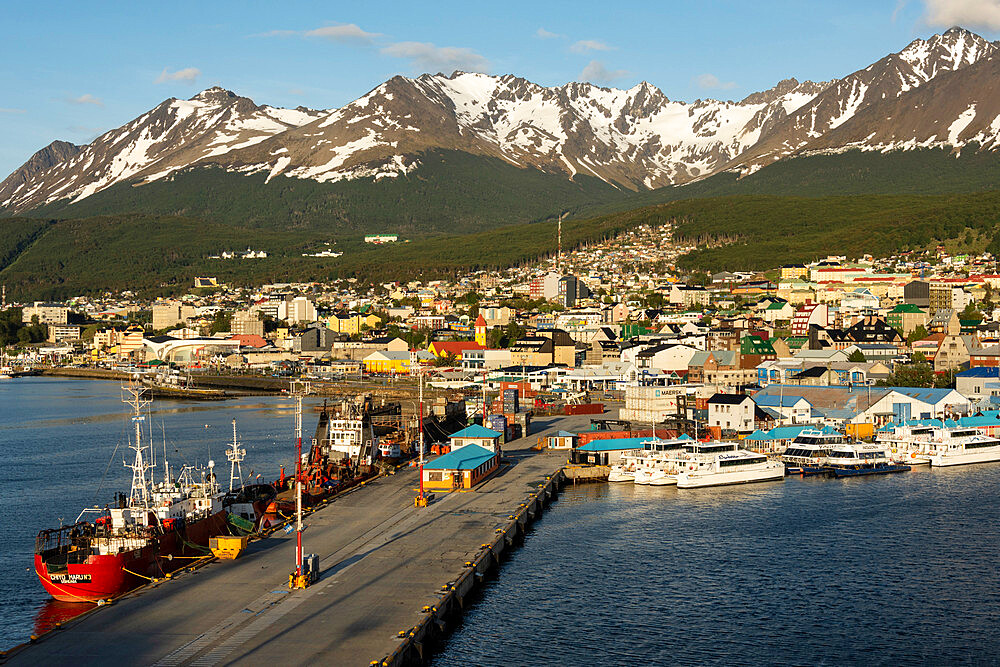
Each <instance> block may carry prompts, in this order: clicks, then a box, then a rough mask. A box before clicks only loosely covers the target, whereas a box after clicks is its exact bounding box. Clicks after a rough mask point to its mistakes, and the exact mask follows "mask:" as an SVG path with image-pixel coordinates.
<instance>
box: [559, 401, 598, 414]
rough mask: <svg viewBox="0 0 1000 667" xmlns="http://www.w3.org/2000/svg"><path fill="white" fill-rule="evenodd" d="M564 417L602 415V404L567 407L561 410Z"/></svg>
mask: <svg viewBox="0 0 1000 667" xmlns="http://www.w3.org/2000/svg"><path fill="white" fill-rule="evenodd" d="M563 414H564V415H600V414H604V404H603V403H583V404H581V405H567V406H565V407H564V408H563Z"/></svg>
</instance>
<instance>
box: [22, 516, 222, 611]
mask: <svg viewBox="0 0 1000 667" xmlns="http://www.w3.org/2000/svg"><path fill="white" fill-rule="evenodd" d="M223 534H226V513H225V512H218V513H216V514H213V515H211V516H209V517H206V518H204V519H201V520H200V521H196V522H194V523H191V524H189V525H187V526H185V527H184V528H183V529H180V530H175V531H171V532H169V533H165V534H163V535H160V536H157V537H155V538H152V539H150V540H149V541H147V542H146V543H145V544H144V545H143V546H141V547H138V548H135V549H130V550H128V551H124V552H121V553H117V554H107V555H100V554H92V555H90V556H88V557H87V558H86V559H85V560H83V562H79V563H62V564H55V563H54V562H53V561H56V560H59V558H58V556H56V555H54V554H51V555H50V554H40V553H36V554H35V574H37V575H38V579H39V581H40V582H41V584H42V587H43V588H44V589H45V590H46V592H48V593H49V595H51V596H52V597H53V598H55V599H56V600H60V601H62V602H99V601H101V600H107V599H109V598H113V597H116V596H118V595H121V594H123V593H126V592H128V591H130V590H132V589H133V588H137V587H138V586H141V585H143V584H144V583H146V582H147V581H148V580H149V579H156V578H159V577H162V576H163V575H164V574H166V573H167V572H172V571H174V570H177V569H180V568H182V567H184V566H185V565H190V564H191V562H192V561H193V560H195V559H194V558H192V557H195V556H203V555H207V554H206V553H205V552H203V551H202V549H204V550H205V551H207V548H208V540H209V538H211V537H215V536H217V535H223ZM53 556H55V557H54V558H53Z"/></svg>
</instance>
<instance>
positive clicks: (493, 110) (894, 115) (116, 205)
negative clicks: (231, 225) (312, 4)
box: [0, 28, 1000, 234]
mask: <svg viewBox="0 0 1000 667" xmlns="http://www.w3.org/2000/svg"><path fill="white" fill-rule="evenodd" d="M998 58H1000V55H998V46H997V43H994V42H990V41H988V40H986V39H984V38H982V37H980V36H978V35H975V34H973V33H971V32H968V31H966V30H964V29H961V28H953V29H951V30H948V31H946V32H944V33H943V34H940V35H934V36H932V37H930V38H928V39H917V40H914V41H913V42H912V43H910V44H909V45H908V46H906V48H904V49H903V50H902V51H900V52H898V53H893V54H890V55H888V56H886V57H884V58H882V59H880V60H879V61H877V62H876V63H873V64H872V65H870V66H868V67H866V68H864V69H862V70H858V71H857V72H854V73H852V74H849V75H848V76H846V77H844V78H843V79H836V80H833V81H830V82H824V83H813V82H808V81H807V82H803V83H800V82H799V81H797V80H795V79H787V80H784V81H781V82H779V83H778V84H777V85H776V86H775V87H774V88H772V89H770V90H766V91H762V92H759V93H754V94H752V95H749V96H747V97H746V98H744V99H743V100H741V101H739V102H733V101H716V100H696V101H695V102H692V103H685V102H678V101H673V100H670V99H668V98H667V97H666V95H664V94H663V93H662V92H661V91H660V90H658V89H657V88H655V87H654V86H652V85H650V84H648V83H645V82H643V83H641V84H638V85H636V86H634V87H632V88H630V89H628V90H617V89H610V88H602V87H599V86H594V85H591V84H588V83H568V84H565V85H563V86H558V87H544V86H539V85H537V84H535V83H532V82H530V81H527V80H525V79H523V78H520V77H516V76H511V75H504V76H488V75H485V74H472V73H463V72H456V73H454V74H452V75H451V76H444V75H442V74H435V75H431V74H424V75H421V76H419V77H416V78H412V79H411V78H406V77H401V76H397V77H393V78H392V79H390V80H388V81H386V82H384V83H382V84H381V85H379V86H377V87H376V88H374V89H373V90H371V91H370V92H369V93H368V94H366V95H364V96H362V97H361V98H359V99H358V100H355V101H354V102H351V103H350V104H347V105H345V106H344V107H342V108H339V109H331V110H322V111H319V110H311V109H304V108H299V109H294V110H289V109H277V108H274V107H269V106H260V105H257V104H255V103H254V102H253V101H251V100H249V99H247V98H244V97H239V96H238V95H236V94H235V93H232V92H229V91H226V90H223V89H221V88H210V89H208V90H206V91H203V92H202V93H199V94H198V95H196V96H195V97H193V98H191V99H190V100H176V99H170V100H166V101H164V102H163V103H161V104H160V105H158V106H157V107H156V108H154V109H152V110H150V111H149V112H147V113H145V114H143V115H141V116H139V117H138V118H136V119H134V120H132V121H130V122H129V123H127V124H126V125H124V126H122V127H120V128H118V129H115V130H111V131H109V132H107V133H105V134H103V135H102V136H101V137H98V138H97V139H95V140H94V141H93V142H92V143H91V144H89V145H87V146H83V147H77V146H73V145H72V144H66V143H65V142H56V143H53V144H51V145H50V146H48V147H46V148H44V149H42V150H41V151H39V152H38V153H37V154H36V155H35V156H33V157H32V158H31V159H30V160H29V161H28V162H27V163H25V165H23V166H22V167H21V168H20V169H18V170H17V171H16V172H15V173H14V174H12V175H11V176H10V177H8V178H7V179H6V180H4V182H3V183H2V184H0V211H3V212H4V213H6V214H8V215H11V214H18V215H21V214H25V213H28V212H31V215H35V216H53V215H57V214H58V215H59V216H86V215H93V214H99V213H101V214H115V213H123V212H139V213H143V212H149V213H160V214H180V215H188V216H190V215H196V216H199V217H204V218H207V219H211V220H215V221H233V220H245V219H251V220H253V221H255V222H254V224H255V225H257V226H261V227H267V226H281V225H288V224H292V225H306V226H310V227H311V228H317V229H318V228H324V229H325V230H326V231H328V232H329V233H331V234H339V233H341V232H344V231H358V230H362V229H367V228H381V229H391V230H397V231H402V232H405V233H409V232H410V231H413V232H422V233H424V232H426V233H440V232H448V231H452V230H464V231H474V230H477V229H483V228H487V227H490V226H495V225H503V224H513V223H517V222H526V221H531V220H536V219H538V218H539V217H544V216H546V215H549V214H550V212H552V213H554V212H556V211H558V210H562V209H571V210H582V209H583V208H585V207H600V206H612V207H627V206H635V205H637V204H639V203H648V202H653V201H664V200H670V199H675V198H678V197H680V198H688V197H692V196H695V194H693V193H701V195H702V196H705V195H710V194H711V195H719V194H726V193H732V192H758V191H767V190H766V188H765V184H768V185H767V188H771V191H787V190H788V188H789V187H798V186H800V185H801V186H802V187H805V188H806V189H807V190H808V191H809V192H811V193H812V194H816V195H822V194H829V193H831V192H865V191H871V192H879V191H882V190H879V189H878V188H877V186H873V185H872V184H871V183H865V182H864V169H866V168H867V167H859V165H860V163H861V161H860V160H859V159H857V158H854V157H852V158H850V159H849V160H848V162H840V163H835V162H834V161H827V162H817V161H809V162H800V161H799V160H801V159H803V158H809V157H810V156H813V155H816V154H832V153H837V152H843V151H846V150H849V149H858V150H861V151H893V152H894V151H915V152H914V153H913V155H912V156H909V157H906V158H898V157H895V156H891V157H890V159H888V160H887V161H883V162H881V163H880V164H881V166H879V165H878V164H876V161H875V160H872V161H871V164H870V169H871V173H872V174H873V175H877V176H878V177H879V178H881V179H884V180H887V182H897V183H900V184H902V185H903V187H905V188H918V187H920V184H921V182H926V181H927V180H928V179H927V178H926V177H925V175H926V173H927V171H928V170H927V168H926V167H925V166H922V165H921V164H920V160H922V159H924V158H928V159H930V160H931V161H932V162H933V163H934V164H937V165H943V166H944V167H945V168H946V169H945V172H943V173H942V175H941V178H940V179H938V181H939V182H940V183H941V184H942V185H940V186H938V185H936V184H935V182H934V181H933V180H932V181H931V183H930V185H931V187H932V189H931V190H924V191H950V190H960V189H963V186H962V185H961V180H962V179H963V178H965V176H967V175H969V174H970V173H972V172H970V169H972V163H973V162H976V161H965V162H963V161H956V162H954V163H947V164H946V163H944V162H943V161H942V160H940V159H938V157H937V154H936V153H929V152H925V151H924V150H923V149H926V148H935V149H939V150H941V151H942V152H943V153H949V152H953V151H952V149H958V148H961V149H963V150H962V151H961V154H963V155H964V154H968V153H971V152H974V151H978V152H988V153H989V154H990V155H991V156H992V155H995V154H1000V151H998V152H997V153H993V150H994V149H995V148H997V147H998V146H1000V95H998V94H996V90H997V86H996V85H995V81H996V75H997V74H998V73H1000V72H998V71H997V70H998V65H997V62H996V61H997V59H998ZM955 154H956V155H957V154H959V153H958V152H955ZM810 159H811V158H810ZM848 163H850V164H851V165H852V167H851V168H852V169H854V168H859V169H861V171H855V172H853V173H852V174H837V173H836V170H835V168H833V167H831V165H843V164H848ZM785 165H788V168H787V169H785V168H783V166H785ZM890 165H891V166H892V167H893V168H898V167H901V166H907V167H908V168H912V169H913V175H912V176H908V175H901V174H894V173H891V172H890V171H889V169H890ZM976 165H977V166H976V167H975V169H974V170H973V171H975V173H974V174H972V175H973V178H972V181H974V182H975V183H981V182H982V181H983V180H984V179H987V180H988V175H989V174H992V173H993V172H992V169H993V167H992V166H991V165H992V159H985V158H984V159H982V160H980V161H978V162H976ZM807 166H810V167H811V166H824V168H826V171H825V172H824V174H823V175H822V176H816V177H813V176H810V175H809V174H808V173H806V172H805V171H803V170H804V168H805V167H807ZM952 167H954V169H952ZM765 172H768V175H767V176H766V177H764V176H762V177H761V178H756V177H757V176H758V174H761V175H763V174H764V173H765ZM779 175H786V176H793V178H792V180H791V181H790V184H789V183H782V182H780V181H779V180H778V178H777V177H778V176H779ZM737 176H739V177H741V178H742V180H740V181H738V182H737V183H735V184H734V183H733V180H734V179H735V178H736V177H737ZM886 176H888V179H886V178H885V177H886ZM852 179H853V181H852ZM720 184H722V185H721V186H720ZM679 185H683V186H684V187H683V188H677V187H670V189H664V188H665V187H669V186H679ZM826 186H829V187H831V188H833V189H828V190H823V188H824V187H826ZM987 187H989V186H987ZM993 187H995V186H993ZM755 188H756V189H755ZM762 188H763V189H762ZM966 189H979V186H970V187H969V188H966ZM904 191H907V190H904ZM917 191H919V190H917ZM629 192H635V193H636V194H635V195H634V197H635V200H634V202H632V203H629V204H625V203H623V202H624V201H625V200H626V199H628V197H627V196H625V195H626V194H627V193H629ZM598 210H599V209H598Z"/></svg>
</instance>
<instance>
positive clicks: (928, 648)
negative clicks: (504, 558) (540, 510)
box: [434, 464, 1000, 667]
mask: <svg viewBox="0 0 1000 667" xmlns="http://www.w3.org/2000/svg"><path fill="white" fill-rule="evenodd" d="M998 488H1000V464H987V465H979V466H972V467H962V468H953V469H945V470H922V471H918V472H911V473H903V474H899V475H891V476H887V477H881V478H870V479H852V480H832V479H799V478H789V479H787V480H786V481H785V482H782V483H771V484H758V485H751V486H745V487H728V488H717V489H702V490H687V491H684V490H678V489H676V488H669V487H667V488H650V487H635V486H632V485H612V486H609V485H590V486H578V487H576V488H575V489H574V488H572V487H567V489H566V490H565V491H564V493H563V495H562V496H561V497H560V499H559V500H558V501H557V502H556V503H554V504H553V506H552V508H551V510H550V511H548V512H546V513H545V515H544V516H543V518H542V519H541V521H540V522H539V523H537V524H536V525H535V527H534V529H533V530H532V531H531V532H530V533H529V534H528V536H527V538H526V540H525V544H524V547H523V548H521V549H520V550H518V551H516V552H514V554H513V556H512V557H511V559H510V560H509V561H508V562H507V563H505V564H504V566H503V569H502V572H501V575H500V576H499V578H497V579H494V580H492V581H491V582H490V583H489V584H488V585H487V587H486V588H485V593H484V595H483V596H482V597H481V598H480V599H479V601H478V602H477V603H476V604H475V605H473V606H472V608H471V610H470V611H469V613H468V614H467V615H466V617H465V620H464V622H463V624H462V625H460V626H459V628H458V629H457V630H456V631H455V632H454V634H453V635H452V636H451V638H450V640H449V641H448V642H447V644H446V645H445V647H444V650H443V652H442V653H440V654H439V655H438V656H437V657H436V658H435V660H434V665H435V666H436V667H444V666H451V665H455V666H457V665H483V666H489V665H497V666H500V665H503V666H504V667H507V666H511V665H540V664H558V665H629V664H636V665H639V664H641V665H663V664H675V663H678V664H723V665H731V664H788V665H812V664H838V665H839V664H857V663H861V664H881V665H902V664H970V663H971V664H998V663H1000V569H998V562H1000V539H998V537H1000V534H998V531H1000V523H998V519H1000V499H998V494H997V492H998Z"/></svg>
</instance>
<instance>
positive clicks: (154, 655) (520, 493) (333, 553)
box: [8, 415, 590, 665]
mask: <svg viewBox="0 0 1000 667" xmlns="http://www.w3.org/2000/svg"><path fill="white" fill-rule="evenodd" d="M589 419H590V418H589V416H587V415H581V416H574V417H564V418H554V419H550V420H546V421H545V422H539V423H538V424H537V425H538V426H543V427H544V428H543V430H542V431H541V433H542V434H546V433H548V432H555V431H557V430H561V429H564V430H580V429H583V428H586V426H587V425H588V424H589ZM536 435H537V433H535V434H532V435H531V436H530V437H528V438H522V439H521V440H519V441H515V442H513V443H509V444H508V445H507V447H505V464H504V465H503V466H502V467H501V469H500V471H499V472H498V473H497V474H496V475H494V476H493V477H492V478H490V479H489V480H487V481H486V482H484V483H483V484H481V485H480V486H479V487H477V488H476V489H474V490H471V491H468V492H453V493H448V494H439V495H438V496H437V498H436V499H435V500H434V502H432V503H431V504H430V506H428V507H426V508H416V507H414V506H413V497H414V494H415V489H416V486H417V475H416V471H415V470H414V469H409V470H406V471H405V472H400V473H398V474H396V475H393V476H388V477H383V478H379V479H377V480H374V481H372V482H369V483H368V484H367V485H365V486H364V487H361V488H358V489H356V490H354V491H351V492H349V493H347V494H345V495H343V496H341V497H339V498H337V499H336V500H335V501H333V502H332V503H330V504H329V505H328V506H327V507H324V508H322V509H320V510H318V511H317V512H315V513H313V514H312V515H310V516H309V517H308V518H307V520H306V521H305V523H306V525H307V530H306V532H305V533H304V535H303V544H304V548H305V551H306V553H316V554H318V555H319V557H320V566H321V571H322V574H321V577H320V580H319V581H318V582H317V583H315V584H313V585H312V586H310V587H309V588H307V589H305V590H298V591H289V589H288V573H289V572H290V571H291V570H292V568H293V566H294V551H295V543H294V535H292V536H286V535H284V534H281V535H280V536H272V537H269V538H267V539H264V540H260V541H258V542H254V543H252V544H251V545H250V546H249V547H248V550H247V552H246V553H244V555H242V556H241V557H240V558H239V559H238V560H235V561H227V562H216V563H211V564H209V565H207V566H205V567H202V568H200V569H197V570H194V571H193V572H190V573H185V574H184V575H182V576H179V577H176V578H174V579H171V580H164V581H161V582H159V583H157V584H154V585H151V586H148V587H146V588H144V589H142V590H141V591H139V592H137V593H135V594H132V595H129V596H126V597H124V598H121V599H119V600H116V601H115V602H114V604H112V605H110V606H108V607H105V608H101V609H99V610H97V611H95V612H94V613H90V614H87V615H85V616H83V617H81V618H79V619H76V620H74V621H72V622H70V623H69V624H67V625H66V626H64V627H63V628H60V629H57V630H55V631H53V632H50V633H48V634H46V635H44V636H43V637H41V638H40V639H39V640H38V641H37V642H36V643H35V644H33V645H31V646H27V647H25V648H23V649H21V650H17V651H15V652H13V653H12V654H11V655H9V656H8V661H9V662H11V663H12V664H38V663H64V662H73V663H74V664H98V663H100V664H108V663H114V664H157V665H191V664H194V665H216V664H265V663H271V664H282V665H286V664H301V665H304V664H315V663H318V662H322V663H326V664H335V665H370V664H371V663H372V662H373V661H375V662H377V663H379V664H385V665H404V664H419V662H421V661H422V660H423V659H425V658H426V657H428V655H429V653H430V650H431V647H432V645H433V642H434V641H436V640H437V638H439V637H440V636H441V635H442V633H443V632H446V630H447V628H448V626H449V624H450V623H452V622H453V621H454V620H455V619H456V617H457V615H458V614H460V612H461V608H462V607H463V606H464V605H465V604H466V598H467V596H468V594H469V593H470V592H471V591H472V590H473V589H474V588H476V587H477V585H478V583H479V582H480V581H481V579H482V578H483V576H484V575H486V574H487V573H488V571H489V570H490V569H492V568H494V567H495V566H496V565H497V564H498V563H499V562H500V560H501V558H502V557H503V554H504V553H505V551H507V550H508V549H509V548H511V547H512V546H513V545H514V544H515V543H516V542H517V541H518V540H519V539H520V538H521V537H522V536H523V532H524V529H525V527H526V526H527V525H528V524H529V523H530V522H531V521H532V520H533V519H534V518H536V517H537V516H538V515H539V514H540V513H541V511H542V509H543V507H544V506H545V505H546V504H547V503H548V502H549V501H550V500H551V499H552V498H553V497H554V496H555V494H556V493H557V492H558V488H559V484H560V483H561V481H562V475H561V473H560V472H558V471H560V470H561V468H562V466H563V465H564V464H565V463H566V453H565V452H543V453H536V452H534V451H532V450H530V449H528V447H529V446H530V445H531V444H534V442H535V440H536ZM39 594H40V595H41V594H42V593H41V590H40V589H39Z"/></svg>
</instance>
